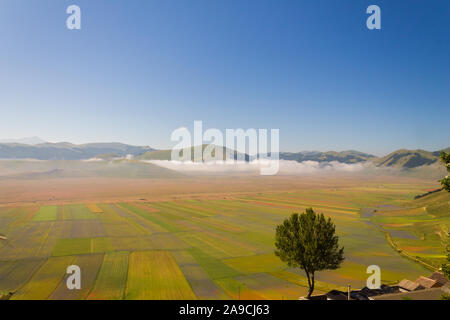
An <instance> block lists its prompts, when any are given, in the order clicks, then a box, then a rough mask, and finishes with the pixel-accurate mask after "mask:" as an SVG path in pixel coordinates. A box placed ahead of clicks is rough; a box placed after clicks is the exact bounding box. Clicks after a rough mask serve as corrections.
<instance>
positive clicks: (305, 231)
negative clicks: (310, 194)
mask: <svg viewBox="0 0 450 320" xmlns="http://www.w3.org/2000/svg"><path fill="white" fill-rule="evenodd" d="M338 242H339V238H338V236H337V235H336V227H335V225H334V224H333V223H332V222H331V219H330V218H328V219H325V216H324V215H323V214H316V213H315V212H314V210H313V209H312V208H309V209H306V212H305V213H302V214H300V215H299V214H298V213H294V214H292V215H291V216H290V218H288V219H286V220H285V221H284V222H283V224H281V225H279V226H277V229H276V239H275V247H276V250H275V254H276V255H277V256H278V257H280V259H281V260H282V261H284V262H286V263H287V265H288V266H289V267H298V268H301V269H302V270H304V271H305V273H306V276H307V278H308V285H309V292H308V298H309V297H311V295H312V293H313V291H314V275H315V273H316V272H317V271H321V270H335V269H337V268H339V266H340V264H341V263H342V261H344V248H339V243H338Z"/></svg>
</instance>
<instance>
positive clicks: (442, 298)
mask: <svg viewBox="0 0 450 320" xmlns="http://www.w3.org/2000/svg"><path fill="white" fill-rule="evenodd" d="M440 300H450V294H448V293H444V294H443V295H442V296H441V298H440Z"/></svg>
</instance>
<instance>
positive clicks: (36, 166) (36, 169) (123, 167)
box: [0, 157, 446, 180]
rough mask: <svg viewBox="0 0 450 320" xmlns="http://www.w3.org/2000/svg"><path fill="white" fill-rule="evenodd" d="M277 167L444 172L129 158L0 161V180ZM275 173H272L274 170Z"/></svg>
mask: <svg viewBox="0 0 450 320" xmlns="http://www.w3.org/2000/svg"><path fill="white" fill-rule="evenodd" d="M270 167H271V168H272V169H273V168H275V169H276V168H277V167H278V173H277V175H278V176H289V175H291V176H296V175H303V176H306V175H310V176H311V175H369V176H374V175H380V176H408V177H415V178H425V179H435V180H437V179H440V178H442V177H443V176H445V174H446V171H445V168H444V167H443V166H440V165H439V164H434V165H427V166H422V167H418V168H413V169H407V170H405V169H400V168H394V167H377V166H375V165H374V164H373V163H372V162H359V163H354V164H348V163H343V162H338V161H332V162H318V161H303V162H297V161H295V160H279V161H277V160H269V159H262V160H254V161H251V162H244V161H234V160H230V161H215V162H214V161H210V162H200V163H198V162H178V161H170V160H135V159H130V158H126V157H124V158H116V159H112V160H111V159H99V158H92V159H89V160H0V179H24V180H27V179H32V180H34V179H47V178H50V179H57V178H91V177H108V178H141V179H151V178H181V177H185V176H206V175H209V176H213V175H216V176H226V175H228V176H251V175H255V176H256V175H261V172H262V169H264V168H266V169H267V168H270ZM275 172H276V170H275Z"/></svg>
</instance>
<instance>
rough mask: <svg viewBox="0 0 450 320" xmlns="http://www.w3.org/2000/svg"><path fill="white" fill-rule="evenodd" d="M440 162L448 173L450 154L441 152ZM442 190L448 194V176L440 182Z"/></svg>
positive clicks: (449, 178) (449, 184) (449, 183)
mask: <svg viewBox="0 0 450 320" xmlns="http://www.w3.org/2000/svg"><path fill="white" fill-rule="evenodd" d="M441 161H442V162H443V163H444V165H445V166H446V167H447V172H450V153H446V152H444V151H442V153H441ZM441 184H442V188H444V189H445V190H447V191H448V192H450V176H449V175H447V176H446V177H445V178H444V179H442V180H441Z"/></svg>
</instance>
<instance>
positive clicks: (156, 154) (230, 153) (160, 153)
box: [136, 144, 250, 161]
mask: <svg viewBox="0 0 450 320" xmlns="http://www.w3.org/2000/svg"><path fill="white" fill-rule="evenodd" d="M208 146H210V147H211V148H213V146H212V145H207V144H204V145H202V146H195V147H191V148H190V152H191V161H197V160H203V161H209V160H211V159H212V157H214V156H215V150H214V149H212V150H210V151H207V152H206V154H205V156H206V157H205V158H204V159H203V153H204V152H205V149H206V148H207V147H208ZM200 148H201V150H200ZM188 151H189V148H185V149H180V150H178V152H179V153H180V156H182V155H183V153H184V152H188ZM196 151H197V152H199V151H201V155H202V158H201V159H197V158H196V155H195V152H196ZM222 152H223V157H222V160H227V159H232V160H236V159H238V156H241V157H242V158H243V159H244V160H245V161H249V158H250V157H249V156H248V155H246V154H240V153H238V152H237V151H234V150H231V149H227V148H225V147H222ZM211 156H212V157H211ZM136 159H138V160H172V150H156V151H149V152H146V153H144V154H142V155H140V156H138V157H136Z"/></svg>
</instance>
